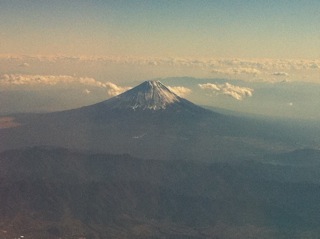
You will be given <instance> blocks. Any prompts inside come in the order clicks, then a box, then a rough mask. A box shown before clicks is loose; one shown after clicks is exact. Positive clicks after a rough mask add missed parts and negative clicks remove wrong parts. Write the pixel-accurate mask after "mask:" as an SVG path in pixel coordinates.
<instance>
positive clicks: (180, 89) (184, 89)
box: [168, 86, 191, 97]
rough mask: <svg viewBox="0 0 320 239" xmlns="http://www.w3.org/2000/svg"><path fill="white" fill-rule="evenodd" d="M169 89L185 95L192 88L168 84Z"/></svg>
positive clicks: (181, 95)
mask: <svg viewBox="0 0 320 239" xmlns="http://www.w3.org/2000/svg"><path fill="white" fill-rule="evenodd" d="M168 89H169V90H171V91H172V92H173V93H175V94H177V95H178V96H180V97H185V96H187V95H188V94H190V93H191V89H189V88H187V87H184V86H168Z"/></svg>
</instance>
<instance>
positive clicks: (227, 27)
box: [0, 0, 320, 119]
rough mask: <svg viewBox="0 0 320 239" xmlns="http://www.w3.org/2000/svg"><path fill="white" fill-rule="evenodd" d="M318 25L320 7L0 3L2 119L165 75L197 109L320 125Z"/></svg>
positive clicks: (252, 0) (288, 2) (62, 0)
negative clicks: (318, 121) (310, 121)
mask: <svg viewBox="0 0 320 239" xmlns="http://www.w3.org/2000/svg"><path fill="white" fill-rule="evenodd" d="M319 22H320V1H319V0H304V1H301V0H300V1H298V0H278V1H276V0H242V1H240V0H237V1H236V0H229V1H228V0H220V1H218V0H162V1H161V0H140V1H139V0H112V1H111V0H91V1H89V0H87V1H84V0H68V1H66V0H54V1H53V0H1V1H0V114H4V113H6V112H17V111H53V110H61V109H68V108H74V107H79V106H82V105H88V104H91V103H95V102H98V101H102V100H105V99H107V98H110V97H112V96H114V95H116V94H118V93H121V92H123V91H124V90H126V89H128V87H133V86H135V85H136V84H138V83H140V82H142V81H144V80H150V79H159V78H160V79H163V81H164V82H166V84H167V85H169V86H171V87H173V88H172V89H173V90H175V91H176V92H177V93H179V94H181V95H182V96H183V97H186V98H187V99H190V100H192V101H193V102H195V103H198V104H202V105H210V106H214V107H221V108H226V109H231V110H237V111H241V112H245V113H250V114H251V113H256V114H262V115H268V116H277V117H290V118H308V119H320V114H319V113H317V112H315V110H314V109H315V108H319V107H320V105H319V104H320V103H319V102H320V101H319V100H318V99H319V94H318V93H317V92H320V84H319V83H320V31H319ZM170 77H178V78H176V79H180V80H175V81H170V80H167V78H170ZM190 77H192V78H190ZM170 79H171V78H170ZM191 79H193V80H191ZM195 79H196V80H195ZM22 99H23V100H22Z"/></svg>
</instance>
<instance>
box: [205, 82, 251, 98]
mask: <svg viewBox="0 0 320 239" xmlns="http://www.w3.org/2000/svg"><path fill="white" fill-rule="evenodd" d="M199 87H200V88H201V89H202V90H207V91H210V92H212V93H215V94H219V95H227V96H230V97H232V98H234V99H236V100H243V99H244V98H246V97H251V96H252V95H253V91H254V90H253V89H251V88H248V87H240V86H236V85H232V84H229V83H224V84H213V83H206V84H199Z"/></svg>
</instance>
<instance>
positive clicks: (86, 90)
mask: <svg viewBox="0 0 320 239" xmlns="http://www.w3.org/2000/svg"><path fill="white" fill-rule="evenodd" d="M83 93H84V94H86V95H89V94H90V93H91V90H88V89H85V90H83Z"/></svg>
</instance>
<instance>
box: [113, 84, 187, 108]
mask: <svg viewBox="0 0 320 239" xmlns="http://www.w3.org/2000/svg"><path fill="white" fill-rule="evenodd" d="M111 101H113V103H114V107H113V108H122V109H124V108H131V109H134V110H136V109H142V110H145V109H150V110H162V109H166V107H167V106H168V105H170V104H173V103H176V102H180V101H181V98H180V97H179V96H177V95H176V94H175V93H173V92H172V91H170V90H169V89H168V88H167V87H166V86H164V85H163V84H162V83H161V82H160V81H145V82H144V83H142V84H140V85H138V86H137V87H135V88H133V89H131V90H128V91H126V92H124V93H122V94H121V95H118V96H116V97H114V98H112V99H111Z"/></svg>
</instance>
